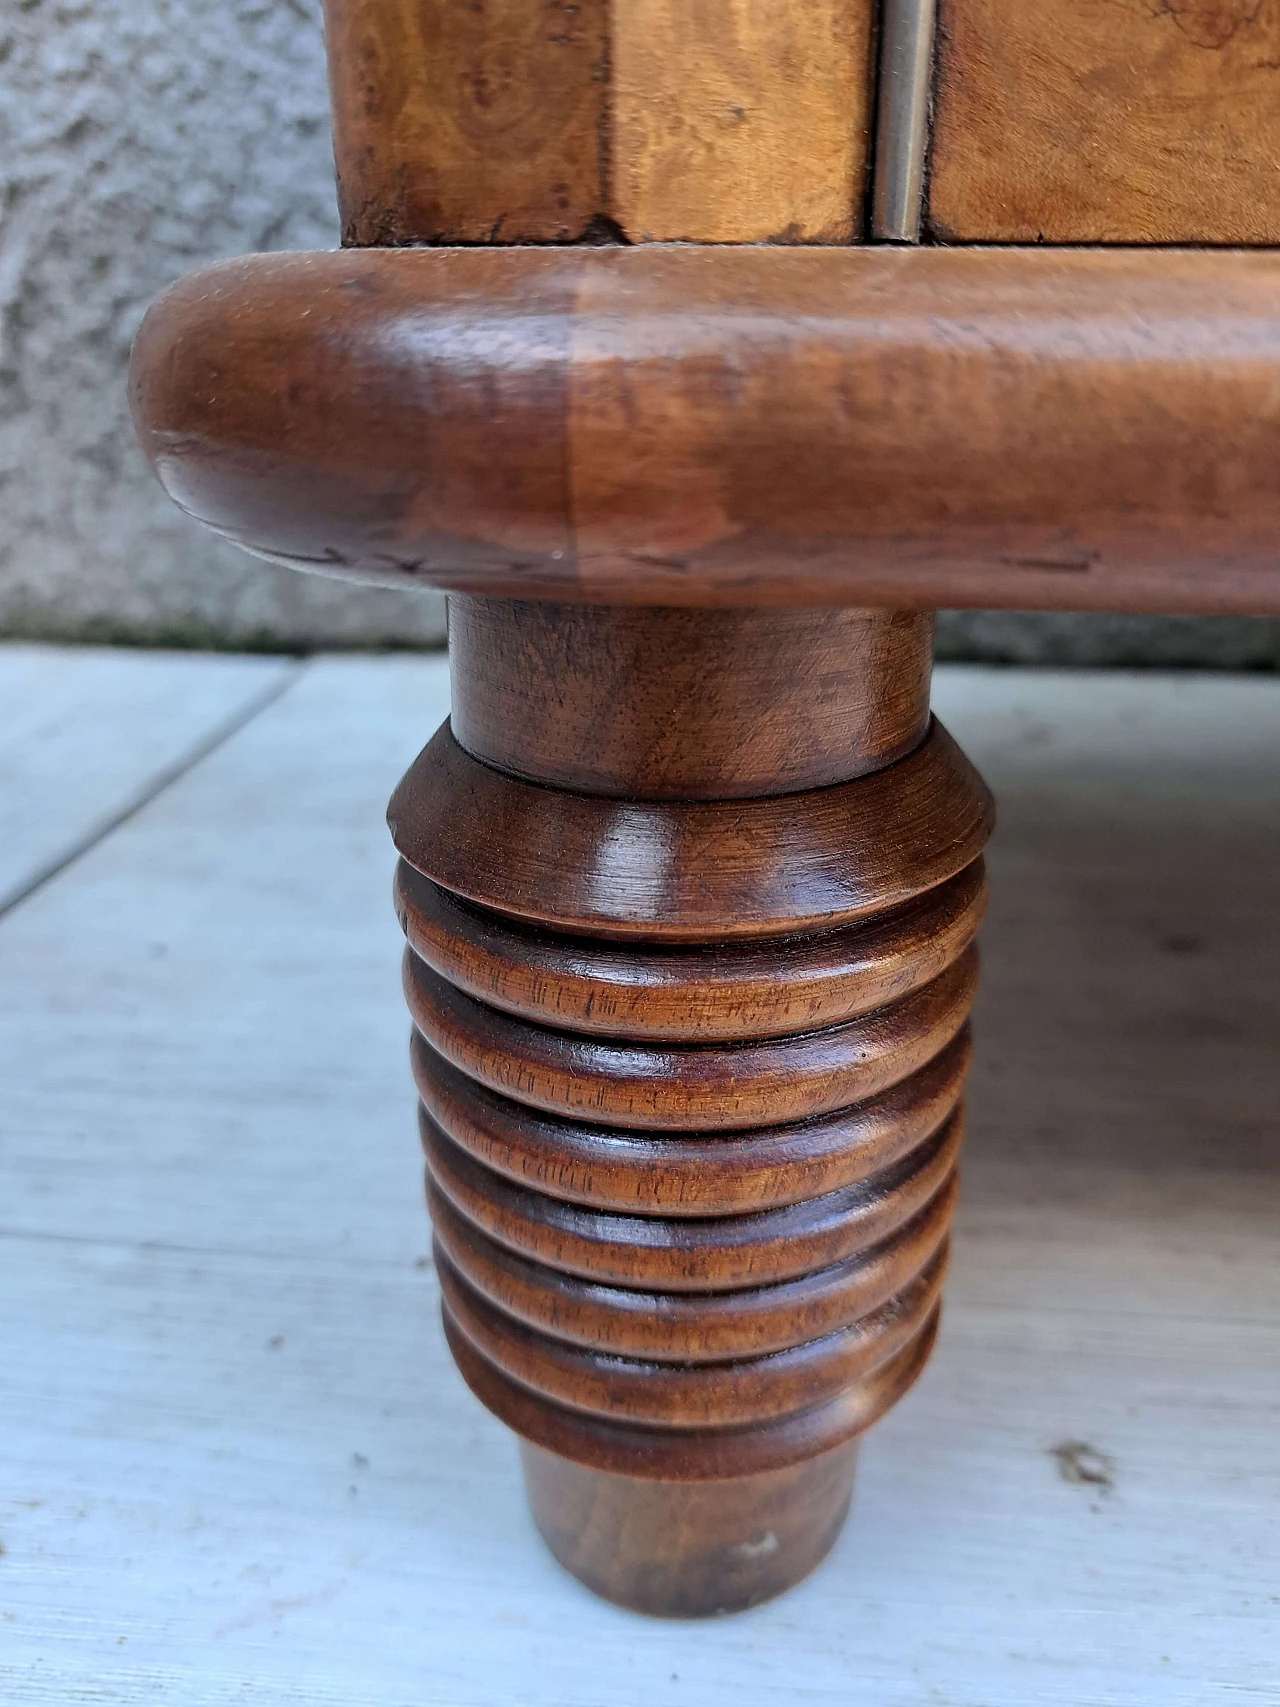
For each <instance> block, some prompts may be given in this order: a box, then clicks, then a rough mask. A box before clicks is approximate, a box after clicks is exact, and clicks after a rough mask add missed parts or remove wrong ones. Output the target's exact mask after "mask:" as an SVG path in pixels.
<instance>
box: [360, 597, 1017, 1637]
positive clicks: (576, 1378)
mask: <svg viewBox="0 0 1280 1707" xmlns="http://www.w3.org/2000/svg"><path fill="white" fill-rule="evenodd" d="M454 615H455V617H460V619H461V620H460V621H455V622H454V623H453V624H452V627H451V642H452V664H453V669H454V707H455V718H456V720H457V722H458V725H459V729H460V732H461V733H462V734H463V735H464V736H465V737H468V738H469V739H470V741H471V743H472V745H473V746H474V747H475V748H476V749H477V752H476V753H475V754H473V753H469V752H466V751H464V749H463V747H462V746H461V745H460V744H459V741H458V740H457V739H455V737H454V734H453V733H452V732H451V730H450V729H448V728H446V729H444V730H442V731H440V733H439V734H438V735H437V736H436V738H435V740H434V741H433V742H432V743H431V744H430V745H429V747H428V748H427V750H426V751H425V753H424V754H423V755H422V756H421V757H420V759H419V760H418V761H417V762H416V763H415V765H414V766H413V767H411V769H410V772H409V773H408V775H407V776H406V777H405V779H404V781H403V782H402V784H401V786H400V788H399V789H398V790H397V791H396V795H395V797H394V798H393V801H392V805H391V809H390V813H389V817H390V821H391V824H392V828H393V834H394V837H395V840H396V843H397V846H398V848H399V849H400V852H401V855H402V861H401V865H400V868H399V872H398V876H397V882H396V898H397V911H398V913H399V915H400V919H401V922H402V924H403V926H404V928H405V932H406V935H407V937H408V940H409V947H408V950H407V952H406V956H405V970H404V983H405V993H406V996H407V999H408V1005H409V1011H410V1015H411V1018H412V1020H413V1026H414V1037H413V1043H412V1048H411V1060H412V1065H413V1073H414V1079H415V1082H416V1084H417V1086H418V1089H419V1094H420V1098H421V1108H420V1119H419V1127H420V1132H421V1137H422V1145H423V1150H424V1154H425V1157H426V1186H427V1200H428V1204H429V1207H430V1210H431V1214H432V1219H433V1222H434V1224H435V1227H436V1267H437V1272H438V1274H439V1276H440V1285H441V1294H442V1303H443V1312H444V1319H445V1325H446V1332H447V1334H448V1336H449V1340H450V1344H451V1345H452V1346H453V1348H454V1351H455V1356H456V1357H457V1360H458V1363H459V1367H460V1368H461V1369H462V1371H463V1374H464V1376H465V1377H466V1379H467V1380H468V1382H469V1383H470V1384H471V1385H472V1387H473V1389H474V1390H475V1391H476V1392H477V1394H478V1395H479V1396H480V1397H481V1398H482V1399H483V1401H484V1402H485V1403H486V1404H487V1405H489V1406H490V1408H492V1409H494V1410H495V1411H496V1412H497V1414H498V1415H499V1416H501V1417H503V1418H504V1420H506V1421H508V1422H510V1423H511V1424H512V1426H513V1427H514V1428H515V1429H516V1430H517V1432H518V1433H520V1434H521V1436H522V1438H523V1439H525V1440H526V1441H530V1442H532V1443H534V1444H536V1445H537V1446H539V1447H541V1448H544V1449H546V1450H549V1451H551V1452H555V1453H559V1454H560V1455H562V1456H566V1457H568V1458H569V1459H571V1460H574V1461H575V1462H576V1463H577V1464H578V1465H579V1466H580V1467H581V1469H582V1470H583V1471H585V1472H591V1473H593V1474H594V1473H595V1472H597V1471H607V1472H618V1471H621V1472H623V1473H624V1474H625V1475H627V1476H628V1477H630V1478H631V1479H632V1480H631V1482H630V1483H629V1484H628V1485H629V1486H630V1489H631V1492H630V1494H629V1495H627V1494H625V1493H620V1492H619V1491H618V1490H617V1489H614V1490H613V1493H612V1494H610V1495H609V1499H608V1500H607V1501H606V1505H607V1506H608V1509H610V1510H611V1511H612V1512H613V1516H612V1517H611V1518H610V1521H611V1522H614V1523H615V1524H616V1529H615V1531H614V1532H613V1533H612V1534H611V1535H610V1536H609V1537H608V1538H607V1545H605V1548H604V1552H605V1555H607V1557H608V1558H609V1559H612V1561H613V1563H612V1564H609V1563H608V1562H607V1560H606V1561H605V1562H602V1558H601V1557H599V1556H596V1553H597V1549H596V1548H595V1546H594V1543H593V1541H592V1538H591V1537H589V1536H586V1535H581V1534H579V1535H576V1536H572V1535H567V1534H566V1533H565V1532H564V1531H563V1528H561V1529H558V1530H555V1529H554V1527H553V1532H554V1534H555V1537H556V1540H555V1545H556V1546H557V1547H558V1548H560V1549H561V1552H562V1553H563V1555H564V1556H565V1557H567V1558H569V1559H573V1558H575V1557H578V1556H581V1557H582V1558H583V1559H584V1560H590V1561H591V1563H590V1564H589V1566H584V1569H585V1570H586V1572H587V1577H588V1578H589V1580H591V1581H592V1582H593V1583H595V1582H601V1583H603V1585H604V1590H603V1591H604V1592H605V1593H606V1594H607V1595H609V1596H611V1597H612V1598H614V1599H619V1600H622V1601H624V1602H625V1603H627V1604H639V1601H638V1600H637V1599H636V1594H637V1590H636V1586H635V1580H634V1573H633V1563H634V1551H633V1548H632V1545H631V1542H630V1540H629V1539H628V1538H629V1536H630V1533H631V1530H632V1527H633V1525H641V1526H643V1523H645V1522H647V1521H648V1520H649V1517H651V1516H652V1513H653V1511H654V1510H656V1509H657V1507H658V1505H660V1504H661V1501H660V1500H659V1499H658V1497H657V1495H656V1494H652V1493H650V1492H646V1491H645V1490H644V1489H643V1488H642V1487H640V1486H639V1485H638V1482H637V1478H638V1479H639V1482H644V1481H646V1480H647V1481H650V1482H652V1481H655V1480H656V1481H657V1482H659V1483H661V1482H663V1481H691V1482H694V1483H702V1482H711V1483H718V1482H723V1481H726V1480H729V1481H732V1480H734V1479H735V1478H741V1477H759V1476H767V1475H770V1474H773V1473H775V1472H777V1471H779V1470H781V1469H784V1468H786V1467H787V1466H789V1465H796V1464H799V1463H801V1462H802V1461H804V1460H805V1459H807V1458H810V1457H817V1456H821V1455H822V1454H825V1453H828V1452H830V1451H832V1450H834V1449H835V1448H836V1447H838V1446H840V1445H842V1444H843V1443H846V1442H848V1441H849V1440H850V1439H851V1438H852V1437H853V1436H854V1435H855V1434H856V1433H857V1432H858V1431H859V1430H860V1429H861V1428H863V1427H866V1426H869V1424H870V1422H871V1421H872V1420H874V1418H875V1417H876V1416H878V1415H879V1414H880V1413H881V1411H882V1410H883V1409H884V1408H885V1407H887V1406H888V1405H889V1404H890V1403H892V1401H893V1399H894V1398H895V1397H897V1396H898V1395H899V1394H900V1393H901V1392H902V1391H904V1390H905V1388H906V1386H907V1385H909V1384H910V1382H911V1381H912V1380H913V1379H914V1377H915V1374H916V1373H917V1372H918V1370H919V1368H920V1367H921V1364H922V1361H923V1358H924V1356H925V1355H926V1354H927V1350H928V1347H929V1345H930V1344H931V1343H932V1337H933V1334H934V1332H935V1329H936V1322H937V1313H938V1307H939V1296H940V1291H941V1286H942V1280H943V1275H944V1272H945V1268H946V1263H947V1259H948V1251H949V1245H948V1237H947V1235H948V1227H949V1221H950V1215H951V1211H952V1207H953V1205H954V1202H955V1197H956V1166H957V1160H958V1154H959V1148H960V1143H961V1138H962V1133H963V1124H964V1122H963V1114H962V1111H961V1106H960V1097H961V1092H962V1085H963V1078H964V1072H965V1068H966V1066H967V1063H968V1056H969V1038H968V1025H967V1021H968V1015H969V1010H970V1007H971V1005H972V1001H973V996H974V993H975V988H976V976H977V953H976V948H975V946H974V941H973V939H974V935H975V932H976V929H977V925H978V921H979V919H980V916H981V912H982V909H983V906H984V904H985V896H986V879H985V871H984V867H983V864H982V859H981V849H982V846H983V843H984V842H985V840H986V836H987V834H988V832H989V828H990V822H991V806H990V800H989V797H988V796H987V794H986V791H985V789H984V788H983V787H982V785H981V783H980V782H979V781H978V780H977V778H976V776H975V775H974V774H973V773H972V772H971V771H970V770H969V768H968V766H967V764H966V763H965V762H964V761H963V760H962V759H961V758H960V755H959V754H958V751H957V750H956V749H955V748H954V746H953V745H952V744H951V743H950V742H949V740H948V738H947V737H946V736H945V734H944V733H943V732H942V731H941V730H940V729H939V728H938V726H937V725H936V724H932V723H927V720H926V717H925V704H924V691H923V686H922V684H923V683H924V681H925V680H927V672H928V662H927V649H928V644H929V631H928V625H927V623H923V624H922V623H920V622H918V621H914V620H912V619H910V618H903V617H887V618H882V617H877V616H874V615H868V614H867V613H861V612H855V613H850V614H849V615H848V616H846V617H844V618H842V619H840V620H837V621H834V622H833V621H831V620H830V619H825V620H818V619H816V618H810V617H806V616H805V615H804V613H801V615H800V617H797V616H796V615H795V614H794V613H782V614H775V613H773V612H770V611H751V612H748V613H745V614H743V615H742V616H741V617H739V615H738V613H729V614H728V616H726V614H725V613H722V612H717V611H712V612H696V613H695V612H682V611H672V610H664V609H658V610H653V611H647V610H642V611H638V610H635V609H629V608H625V607H619V608H612V609H602V610H599V611H593V612H587V613H584V612H580V611H579V610H578V609H576V608H575V607H572V606H559V607H537V606H526V605H517V606H514V607H506V606H503V605H501V604H499V603H496V602H494V601H491V600H465V601H463V602H462V603H461V605H460V606H457V607H455V611H454ZM851 641H852V643H853V644H852V645H850V644H849V643H850V642H851ZM846 652H847V653H848V654H849V656H847V657H846V656H844V654H845V653H846ZM726 676H727V677H728V680H726V679H725V678H726ZM668 677H669V678H670V680H668V679H667V678H668ZM815 678H816V679H817V681H818V682H820V683H822V684H824V686H825V699H826V716H825V719H819V729H818V733H817V737H816V739H815V741H814V743H813V746H814V751H813V753H812V754H806V753H805V752H804V751H803V744H804V739H805V730H806V727H807V724H806V720H805V718H804V717H803V716H802V715H801V716H797V715H794V711H795V702H796V700H797V697H799V698H800V699H803V697H804V696H805V695H806V694H808V693H809V692H810V691H811V683H812V681H813V680H814V679H815ZM704 682H705V683H707V684H708V685H707V689H706V691H703V683H704ZM651 699H653V700H656V706H654V707H652V708H651V707H650V706H649V705H648V704H647V702H648V701H649V700H651ZM637 700H638V701H639V704H640V707H641V710H640V714H639V716H638V717H637V716H635V715H633V702H634V701H637ZM788 730H790V731H791V742H789V741H788V739H787V731H788ZM597 731H598V733H597ZM922 737H923V738H922ZM913 742H914V743H915V745H914V746H911V750H909V751H906V752H905V755H904V753H903V749H904V748H905V747H907V746H910V745H911V743H913ZM793 743H794V744H797V745H800V747H801V751H800V753H799V754H798V755H797V754H794V753H793V752H792V744H793ZM543 752H545V753H546V755H547V757H546V761H545V767H546V772H547V774H546V775H540V774H539V755H540V754H541V753H543ZM579 754H582V755H584V756H583V757H579V756H578V755H579ZM877 765H878V768H868V767H873V766H877ZM507 766H509V767H510V771H508V770H507V769H506V768H500V767H507ZM510 772H518V773H523V774H510ZM806 774H807V776H808V780H809V781H810V782H811V783H812V782H813V781H814V780H815V779H816V780H818V781H820V782H821V784H822V786H810V787H808V788H802V789H799V790H798V791H797V788H796V785H797V781H798V779H799V778H801V777H802V776H805V775H806ZM748 778H751V779H759V781H760V782H761V783H764V784H766V785H770V787H771V792H769V793H766V794H763V795H761V794H756V795H745V796H743V797H740V798H722V797H720V796H721V795H722V794H725V795H732V794H733V793H734V792H735V791H741V790H742V788H743V784H744V780H745V779H748ZM583 782H585V783H586V784H587V786H588V787H589V788H590V789H591V790H592V792H573V791H570V789H569V788H568V787H566V784H567V783H568V784H575V783H577V784H581V783H583ZM784 790H791V792H783V791H784ZM684 793H688V794H690V795H695V796H696V797H695V798H682V797H681V796H682V794H684ZM652 796H659V798H652ZM780 884H781V887H779V885H780ZM855 891H856V892H857V894H858V897H859V899H858V901H857V902H856V907H857V911H856V912H854V913H852V914H849V913H848V912H847V905H848V902H849V900H850V898H851V896H852V894H853V893H854V892H855ZM838 897H843V900H841V899H838ZM549 924H550V925H551V926H553V927H554V928H551V929H549V928H548V925H549ZM536 1462H537V1461H536V1460H535V1461H534V1463H535V1465H536ZM565 1474H566V1475H567V1476H570V1479H571V1481H572V1475H577V1472H576V1471H575V1472H573V1473H572V1475H570V1472H569V1471H567V1470H566V1471H565ZM551 1479H552V1482H554V1480H555V1477H554V1474H552V1475H551ZM574 1486H575V1487H577V1489H578V1494H580V1495H581V1496H582V1498H583V1499H584V1500H586V1502H587V1504H586V1506H584V1508H583V1509H588V1508H590V1509H594V1507H593V1506H592V1505H591V1500H592V1499H594V1497H595V1492H593V1490H595V1491H597V1492H598V1490H596V1484H595V1483H594V1482H593V1481H592V1480H591V1477H590V1476H588V1477H587V1478H586V1480H584V1481H582V1482H581V1483H580V1484H578V1483H575V1484H574ZM752 1487H755V1488H756V1489H757V1491H758V1490H759V1488H760V1487H761V1484H758V1483H753V1484H752ZM531 1496H532V1498H533V1499H534V1503H535V1509H536V1507H537V1502H538V1500H539V1498H541V1497H542V1495H541V1494H540V1493H539V1490H538V1489H537V1488H534V1489H532V1490H531ZM576 1497H577V1495H575V1498H576ZM601 1497H604V1496H603V1495H602V1496H601ZM736 1497H737V1499H738V1501H739V1504H740V1507H741V1509H740V1510H738V1511H736V1513H735V1512H732V1511H731V1512H729V1513H728V1514H727V1515H728V1516H730V1517H733V1518H734V1519H735V1521H743V1522H745V1521H747V1518H746V1514H747V1513H749V1512H750V1511H752V1510H754V1509H755V1505H756V1503H757V1502H756V1498H755V1495H754V1494H753V1493H752V1491H751V1488H749V1487H747V1486H745V1485H744V1486H743V1487H742V1488H741V1489H740V1490H739V1492H738V1495H737V1496H736ZM610 1501H612V1504H610V1503H609V1502H610ZM618 1501H621V1503H620V1504H619V1503H618ZM655 1502H656V1504H655ZM716 1509H717V1510H718V1511H719V1510H720V1507H719V1506H717V1507H716ZM646 1514H648V1515H647V1516H646ZM720 1515H721V1516H725V1515H726V1513H725V1512H723V1511H721V1513H720ZM681 1533H682V1532H681V1531H680V1529H679V1526H678V1525H677V1526H675V1528H674V1529H673V1532H672V1535H671V1537H670V1538H669V1547H668V1548H667V1549H666V1551H665V1552H664V1551H663V1549H662V1547H661V1546H658V1550H657V1552H656V1553H654V1554H653V1556H652V1557H649V1564H648V1575H647V1579H646V1580H647V1583H648V1588H647V1589H646V1591H645V1593H646V1595H647V1597H648V1598H647V1600H646V1602H645V1603H646V1604H651V1605H655V1606H662V1607H666V1608H668V1609H676V1608H678V1607H680V1606H682V1605H684V1604H685V1589H684V1585H685V1582H686V1577H685V1573H686V1570H687V1568H688V1567H689V1559H688V1549H687V1548H686V1546H685V1544H684V1543H683V1542H682V1540H681V1539H680V1536H681ZM659 1540H660V1538H657V1539H655V1543H654V1544H655V1546H657V1544H658V1541H659ZM802 1540H803V1545H802V1546H801V1547H800V1551H799V1553H796V1554H795V1559H796V1560H798V1559H799V1557H800V1556H801V1554H804V1556H806V1557H809V1556H813V1557H816V1556H817V1553H818V1552H820V1551H821V1549H822V1547H825V1546H826V1545H827V1544H828V1542H827V1529H826V1519H825V1517H824V1519H823V1521H822V1522H821V1523H819V1522H818V1520H817V1518H816V1517H815V1516H812V1514H811V1518H810V1521H809V1522H808V1523H807V1524H806V1525H805V1533H804V1536H803V1538H802ZM806 1549H808V1550H809V1551H808V1552H806ZM815 1550H816V1551H815ZM641 1552H642V1553H644V1554H645V1555H646V1557H648V1552H647V1549H643V1548H642V1549H641ZM789 1556H790V1549H789ZM664 1561H665V1562H664ZM794 1568H795V1569H799V1568H800V1566H799V1564H798V1563H796V1564H795V1566H794ZM773 1573H774V1567H773V1566H769V1569H768V1571H767V1572H765V1576H764V1577H761V1578H760V1579H759V1580H757V1581H756V1588H757V1589H759V1591H760V1592H773V1589H772V1588H770V1589H769V1590H767V1591H766V1590H765V1589H764V1588H763V1586H762V1585H763V1582H764V1580H765V1578H766V1577H767V1579H768V1581H769V1582H770V1583H771V1584H773V1586H774V1587H776V1584H777V1578H776V1575H775V1574H773ZM749 1574H750V1573H749ZM729 1576H732V1573H731V1572H730V1573H729ZM700 1580H701V1581H702V1582H703V1586H704V1587H705V1583H706V1574H705V1571H704V1573H703V1576H702V1578H701V1579H700ZM735 1580H736V1579H735ZM753 1580H755V1579H754V1578H753ZM727 1582H728V1577H726V1583H727ZM712 1590H713V1591H714V1592H715V1593H725V1594H728V1593H729V1590H728V1588H727V1587H726V1586H725V1585H724V1584H722V1585H719V1586H718V1587H717V1586H716V1585H715V1584H714V1583H713V1584H712ZM735 1592H736V1591H735ZM743 1592H746V1591H745V1590H744V1591H743Z"/></svg>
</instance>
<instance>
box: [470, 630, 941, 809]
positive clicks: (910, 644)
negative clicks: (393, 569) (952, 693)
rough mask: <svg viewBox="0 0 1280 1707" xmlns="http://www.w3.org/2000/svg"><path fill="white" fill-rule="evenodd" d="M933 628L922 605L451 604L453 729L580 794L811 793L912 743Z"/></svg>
mask: <svg viewBox="0 0 1280 1707" xmlns="http://www.w3.org/2000/svg"><path fill="white" fill-rule="evenodd" d="M932 627H933V616H932V613H931V612H927V611H859V610H820V609H814V608H810V609H803V608H801V609H796V610H760V609H752V608H739V609H737V610H724V611H719V612H715V613H713V614H709V613H707V612H701V611H693V610H687V609H683V610H682V609H666V610H662V609H659V610H641V609H632V610H627V609H620V608H618V607H616V606H614V607H608V606H599V605H556V604H531V603H529V602H528V601H527V600H523V599H503V600H498V599H484V600H477V599H469V598H462V597H458V598H455V599H453V600H452V601H451V603H450V606H449V649H450V655H451V656H452V658H453V660H454V665H455V678H456V681H457V687H456V688H455V691H454V696H453V714H452V716H451V718H450V728H451V729H452V730H453V734H454V738H455V740H457V742H458V744H459V745H460V746H462V747H464V748H465V749H466V750H467V752H469V753H471V754H472V755H473V756H474V757H476V758H478V759H483V760H484V761H485V763H486V764H491V765H496V766H497V767H498V769H499V770H504V771H509V772H511V773H512V774H513V775H515V776H525V777H536V778H537V779H538V780H539V781H540V782H544V783H551V784H553V785H554V786H555V787H557V788H565V789H571V790H572V791H573V792H574V793H577V794H611V795H619V794H626V795H632V796H640V797H641V798H643V799H646V800H667V799H670V800H697V799H700V798H702V799H716V800H725V799H730V798H733V797H735V796H738V795H743V796H748V797H749V796H751V795H759V794H783V793H790V792H792V791H793V790H800V789H809V788H821V787H823V786H825V785H826V784H827V783H832V782H843V781H846V780H847V779H848V778H850V777H853V776H859V775H863V774H865V773H866V772H868V771H874V770H879V769H881V768H882V767H883V766H884V765H887V764H892V762H893V761H894V760H895V759H900V758H903V757H905V755H906V754H907V753H909V752H910V751H911V749H912V748H913V747H917V746H919V744H920V742H921V740H922V739H923V738H924V734H925V730H926V729H927V727H928V723H929V660H930V642H931V635H932ZM569 677H571V678H572V681H573V685H574V691H573V693H572V694H571V695H568V694H566V693H565V692H564V683H565V680H566V678H569Z"/></svg>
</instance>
